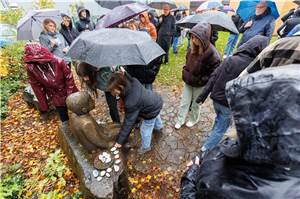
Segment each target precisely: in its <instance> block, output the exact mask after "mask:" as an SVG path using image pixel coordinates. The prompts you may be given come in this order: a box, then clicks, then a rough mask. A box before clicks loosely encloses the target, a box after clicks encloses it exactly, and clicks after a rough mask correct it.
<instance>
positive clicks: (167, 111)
mask: <svg viewBox="0 0 300 199" xmlns="http://www.w3.org/2000/svg"><path fill="white" fill-rule="evenodd" d="M175 90H179V89H172V88H170V87H168V86H160V87H159V89H156V91H157V92H159V93H160V94H161V96H162V98H163V100H164V107H163V110H162V111H161V118H162V120H163V123H164V129H163V132H162V133H154V134H153V138H152V150H151V151H150V152H148V153H146V154H145V155H144V156H139V155H137V153H136V151H137V148H138V147H139V146H137V147H136V148H133V149H131V150H130V151H129V160H130V161H132V165H133V167H134V168H135V169H136V170H137V171H139V172H146V171H148V170H149V168H150V167H154V166H155V167H159V168H161V169H162V170H167V171H169V172H170V171H182V170H184V169H185V165H186V162H187V161H188V160H190V159H191V158H192V157H194V156H195V155H196V154H197V153H198V152H199V150H200V148H201V146H202V144H203V142H204V141H205V140H206V138H207V137H208V135H209V133H210V130H211V127H212V122H213V119H214V117H215V114H214V111H213V107H212V103H211V100H207V101H206V102H205V103H204V104H203V105H202V106H201V113H200V121H199V123H198V124H197V125H195V126H194V127H192V128H188V127H186V126H185V125H184V126H182V128H181V129H179V130H176V129H175V128H174V126H175V122H176V117H177V112H178V107H179V103H180V95H181V92H180V91H175ZM98 103H100V104H101V105H100V106H99V105H97V106H96V107H101V108H103V109H102V110H101V112H102V111H104V112H106V113H108V110H107V106H106V105H105V99H104V98H103V97H100V99H99V102H98ZM102 103H104V104H102ZM94 115H95V116H96V117H98V116H99V114H97V113H95V114H94ZM105 115H106V116H105V118H103V117H102V118H99V117H98V118H99V119H101V120H102V121H104V122H107V121H109V117H108V116H107V114H105ZM135 137H138V140H139V137H140V135H139V131H138V130H137V131H135ZM138 143H139V142H138ZM145 161H146V164H145Z"/></svg>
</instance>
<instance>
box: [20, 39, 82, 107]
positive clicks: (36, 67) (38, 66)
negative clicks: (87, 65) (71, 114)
mask: <svg viewBox="0 0 300 199" xmlns="http://www.w3.org/2000/svg"><path fill="white" fill-rule="evenodd" d="M24 62H25V63H26V70H27V74H28V78H29V83H30V85H31V87H32V89H33V91H34V93H35V95H36V97H37V99H38V102H39V107H40V109H41V111H47V110H48V108H49V107H48V103H47V98H46V96H47V97H48V98H49V99H50V101H52V103H53V105H54V106H66V103H65V101H66V98H67V96H68V95H70V94H71V93H74V92H77V91H78V89H77V87H76V85H75V83H74V79H73V75H72V72H71V70H70V68H69V67H68V65H66V64H65V62H64V61H63V60H62V59H60V58H57V57H54V56H53V55H52V53H51V52H49V50H48V49H46V48H44V47H42V46H41V45H39V44H27V45H26V46H25V54H24Z"/></svg>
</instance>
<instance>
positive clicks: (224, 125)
mask: <svg viewBox="0 0 300 199" xmlns="http://www.w3.org/2000/svg"><path fill="white" fill-rule="evenodd" d="M213 105H214V109H215V112H216V114H217V116H216V118H215V123H214V126H213V129H212V132H211V134H210V136H209V138H208V139H207V140H206V142H205V144H204V147H205V148H206V149H211V148H213V147H214V146H216V145H217V144H218V143H219V142H220V141H221V139H222V138H223V135H224V134H225V133H226V131H227V129H228V128H229V126H230V121H231V110H230V109H229V108H228V107H226V106H223V105H221V104H219V103H217V102H215V101H214V102H213Z"/></svg>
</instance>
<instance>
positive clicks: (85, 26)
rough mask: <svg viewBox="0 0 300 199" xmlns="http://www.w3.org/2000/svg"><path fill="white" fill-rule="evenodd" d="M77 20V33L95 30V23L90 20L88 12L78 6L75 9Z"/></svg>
mask: <svg viewBox="0 0 300 199" xmlns="http://www.w3.org/2000/svg"><path fill="white" fill-rule="evenodd" d="M77 13H78V18H79V20H78V21H77V22H76V24H75V26H76V29H77V30H78V32H82V31H91V30H94V29H95V23H94V22H93V21H92V20H91V19H90V17H91V15H90V11H89V10H88V9H85V8H84V7H82V6H80V7H78V9H77Z"/></svg>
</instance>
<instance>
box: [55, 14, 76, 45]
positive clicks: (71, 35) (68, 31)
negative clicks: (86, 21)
mask: <svg viewBox="0 0 300 199" xmlns="http://www.w3.org/2000/svg"><path fill="white" fill-rule="evenodd" d="M64 16H67V15H62V17H64ZM59 32H60V34H62V35H63V36H64V38H65V40H66V41H67V43H68V44H69V46H70V45H71V43H72V41H73V40H74V39H76V37H77V36H78V35H79V32H78V31H77V29H76V28H74V27H73V24H72V20H71V21H70V26H69V27H66V26H65V25H64V24H63V23H62V24H61V29H60V30H59Z"/></svg>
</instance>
